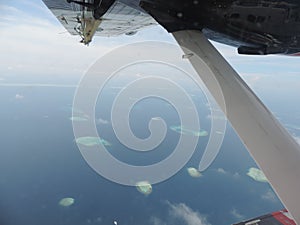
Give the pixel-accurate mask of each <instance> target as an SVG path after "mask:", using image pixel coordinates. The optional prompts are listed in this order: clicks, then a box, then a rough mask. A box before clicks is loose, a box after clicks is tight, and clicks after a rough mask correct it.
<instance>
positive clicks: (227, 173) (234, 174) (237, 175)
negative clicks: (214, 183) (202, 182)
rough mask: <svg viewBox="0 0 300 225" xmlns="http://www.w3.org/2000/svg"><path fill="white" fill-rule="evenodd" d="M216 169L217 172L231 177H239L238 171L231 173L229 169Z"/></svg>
mask: <svg viewBox="0 0 300 225" xmlns="http://www.w3.org/2000/svg"><path fill="white" fill-rule="evenodd" d="M216 171H217V173H219V174H224V175H228V176H231V177H233V178H240V174H239V173H238V172H235V173H231V172H229V171H226V170H224V169H223V168H218V169H217V170H216Z"/></svg>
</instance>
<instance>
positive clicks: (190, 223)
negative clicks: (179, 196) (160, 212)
mask: <svg viewBox="0 0 300 225" xmlns="http://www.w3.org/2000/svg"><path fill="white" fill-rule="evenodd" d="M169 207H170V215H171V217H173V218H174V219H179V220H182V221H183V222H184V224H187V225H209V223H208V222H207V220H206V217H205V216H203V215H200V213H199V212H197V211H194V210H193V209H191V208H190V207H188V206H187V205H186V204H184V203H179V204H171V203H169Z"/></svg>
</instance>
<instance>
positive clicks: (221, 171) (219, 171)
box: [217, 168, 227, 174]
mask: <svg viewBox="0 0 300 225" xmlns="http://www.w3.org/2000/svg"><path fill="white" fill-rule="evenodd" d="M217 172H218V173H222V174H226V173H227V172H226V171H225V170H224V169H223V168H218V169H217Z"/></svg>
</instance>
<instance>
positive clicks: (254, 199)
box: [0, 79, 283, 225]
mask: <svg viewBox="0 0 300 225" xmlns="http://www.w3.org/2000/svg"><path fill="white" fill-rule="evenodd" d="M50 80H51V79H50ZM74 92H75V88H72V87H0V102H1V116H0V124H1V128H0V134H1V151H0V212H1V214H0V224H1V225H24V224H27V225H40V224H43V225H88V224H99V225H100V224H105V225H109V224H113V221H114V220H116V221H118V224H120V225H123V224H124V225H125V224H126V225H141V224H145V225H146V224H188V223H187V220H185V219H186V218H189V219H190V221H197V218H198V219H199V218H200V217H201V218H202V217H205V218H206V220H207V221H206V224H212V225H227V224H231V223H234V222H238V221H241V220H243V219H247V218H251V217H255V216H259V215H262V214H264V213H268V212H272V211H276V210H279V209H281V208H283V206H282V204H281V203H280V201H279V200H278V199H277V198H276V197H275V196H273V195H274V193H273V192H272V191H271V189H270V186H269V185H268V184H267V183H260V182H257V181H254V180H253V179H251V178H250V177H249V176H247V175H246V173H247V172H248V169H249V168H250V167H256V165H255V163H254V161H253V160H252V159H251V157H250V155H249V154H248V152H247V151H246V149H245V148H244V147H243V145H242V143H241V142H240V140H239V138H238V137H237V135H236V134H235V133H234V131H233V130H232V128H231V127H230V126H228V128H227V130H226V135H225V139H224V142H223V145H222V148H221V151H220V153H219V155H218V157H217V158H216V160H215V161H214V162H213V164H212V165H211V166H210V167H209V168H208V170H206V171H205V172H204V173H203V176H202V177H200V178H192V177H191V176H189V174H188V173H187V171H186V168H187V167H190V166H192V167H197V165H198V164H197V163H198V162H199V157H201V155H202V153H203V149H204V147H205V145H206V143H207V140H208V138H207V137H201V138H200V141H199V143H198V147H197V152H196V153H195V155H194V156H193V157H192V159H191V160H190V161H189V162H188V163H187V165H185V166H184V167H183V169H182V170H181V171H179V172H178V173H177V174H176V175H175V176H174V177H172V178H170V179H168V180H166V181H164V182H162V183H160V184H155V185H153V191H152V193H151V194H150V195H148V196H145V195H143V194H141V193H140V192H138V191H137V189H136V188H135V187H129V186H122V185H119V184H116V183H113V182H111V181H108V180H106V179H104V178H102V177H101V176H100V175H98V174H97V173H96V172H94V171H93V170H92V169H91V168H90V167H89V166H88V165H87V163H86V162H85V161H84V159H83V158H82V156H81V154H80V152H79V150H78V147H77V145H76V143H75V141H74V135H73V130H72V123H71V121H70V120H69V117H71V115H72V112H71V109H72V101H73V95H74ZM16 94H18V95H22V96H23V98H19V99H16ZM196 94H197V93H196ZM109 96H111V97H113V94H111V93H108V94H107V96H106V98H105V99H106V100H105V101H106V102H105V103H106V104H100V106H102V109H99V111H97V110H96V111H97V113H98V112H99V113H100V114H101V110H104V111H103V112H102V114H101V115H102V117H103V118H102V119H105V120H108V121H109V120H110V117H109V114H108V112H109V110H108V109H109V107H110V104H111V103H109V102H110V97H109ZM199 99H200V97H199ZM199 99H197V98H196V100H195V101H196V102H197V101H198V102H202V104H199V108H198V109H199V114H200V117H204V118H205V116H206V115H207V113H208V112H207V110H206V108H205V107H204V106H205V101H203V100H201V99H200V100H199ZM157 109H159V110H157ZM156 116H161V117H162V118H164V119H165V122H166V123H167V125H168V127H169V126H171V125H177V124H178V123H179V120H178V115H177V114H176V112H175V111H174V109H173V108H172V107H171V106H169V105H167V104H166V103H165V102H164V101H162V100H160V99H148V100H146V101H143V102H140V103H139V105H137V106H136V108H134V109H133V110H132V115H131V118H132V121H131V126H132V130H133V132H134V133H136V134H137V136H140V137H141V138H145V137H147V136H148V135H149V131H148V130H147V124H148V121H149V119H150V118H152V117H156ZM96 117H97V116H96ZM201 121H204V122H203V123H202V125H201V126H202V127H203V129H204V128H205V129H206V130H209V129H210V123H209V121H208V120H205V119H203V118H202V119H201ZM98 129H99V133H101V135H102V137H103V138H105V139H106V140H108V141H109V142H111V143H112V145H111V146H110V147H108V149H110V151H111V153H112V154H113V155H114V156H115V157H117V158H119V159H120V160H124V161H126V162H128V163H133V164H137V165H143V164H144V163H153V162H155V161H159V160H161V159H163V158H165V157H167V155H168V154H169V153H170V152H171V150H172V148H173V147H174V146H175V145H176V143H177V141H178V137H179V134H178V133H176V132H174V131H172V130H170V129H168V133H167V136H166V139H165V140H164V141H163V143H162V144H161V146H159V147H158V149H157V152H158V153H152V152H151V153H149V154H148V153H147V154H148V155H147V157H144V155H143V154H137V153H133V152H131V151H130V150H128V149H127V148H126V147H124V146H122V144H121V143H120V142H119V141H118V140H117V138H116V136H115V135H114V134H113V130H112V127H111V124H110V123H108V124H100V125H99V126H98ZM162 149H167V150H165V151H162ZM168 149H169V150H168ZM159 150H161V151H159ZM233 156H234V157H233ZM220 168H222V169H223V170H222V171H223V172H220V171H221V170H220ZM267 193H269V197H270V196H271V198H264V197H263V196H266V194H267ZM272 196H273V197H274V198H272ZM65 197H72V198H74V199H75V203H74V204H73V205H71V206H69V207H62V206H60V205H59V204H58V202H59V201H60V200H61V199H62V198H65ZM180 213H182V214H180ZM183 214H184V215H185V216H186V217H184V216H183ZM184 218H185V219H184ZM190 224H192V223H191V222H190Z"/></svg>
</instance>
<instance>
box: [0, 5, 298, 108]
mask: <svg viewBox="0 0 300 225" xmlns="http://www.w3.org/2000/svg"><path fill="white" fill-rule="evenodd" d="M0 11H1V14H0V26H1V31H0V33H1V35H0V45H1V54H0V62H1V64H0V82H1V81H2V83H3V82H7V81H8V80H9V77H10V76H16V77H20V78H22V76H24V75H31V76H32V75H37V76H36V77H37V79H39V80H40V82H39V83H43V82H44V80H43V79H44V77H46V76H49V75H50V76H51V77H53V79H56V78H57V79H58V78H61V77H68V76H70V77H80V76H82V75H83V74H84V73H85V72H86V71H87V70H88V69H89V67H90V66H91V65H92V64H93V63H94V62H95V61H96V60H97V59H99V58H100V57H101V56H103V55H105V53H107V52H109V51H110V50H112V49H114V48H116V47H118V46H121V45H124V44H128V43H134V42H139V41H147V40H151V41H167V42H171V43H175V41H174V39H173V37H172V35H171V34H168V33H167V32H166V31H165V30H164V29H163V28H161V27H159V26H154V27H151V28H147V29H144V30H142V31H140V32H138V33H137V34H136V35H134V36H126V35H122V36H119V37H111V38H103V37H95V38H94V40H93V42H92V43H91V44H90V45H89V46H84V45H83V44H81V43H79V41H80V37H79V36H72V35H70V34H69V33H67V32H66V30H65V29H64V27H63V26H62V25H61V24H60V23H59V21H58V20H57V19H56V18H55V16H54V15H53V14H52V13H51V12H50V10H48V8H47V7H46V6H45V5H44V4H43V2H42V1H41V0H10V1H5V2H4V1H1V2H0ZM213 44H214V45H215V47H216V48H217V49H218V50H219V51H220V52H221V53H222V55H223V56H224V57H225V58H226V59H227V60H228V61H229V63H230V64H231V65H232V66H233V67H234V69H236V70H237V71H238V72H239V74H240V75H241V76H242V78H243V79H245V80H246V81H247V83H248V85H249V86H250V87H251V88H253V90H254V91H255V92H256V93H257V94H258V96H259V97H261V98H265V95H266V93H267V94H270V93H276V94H278V95H279V96H284V95H286V93H287V92H288V93H290V94H291V95H292V96H296V98H295V99H297V98H298V97H300V94H299V92H298V90H299V87H300V64H299V58H298V57H290V56H274V55H269V56H243V55H238V54H237V51H236V49H235V48H232V47H229V46H225V45H222V44H218V43H213ZM265 101H268V100H267V99H266V100H265ZM277 101H279V99H278V100H277ZM280 101H281V102H280V104H281V105H283V106H284V104H286V101H287V100H286V99H284V98H283V99H280ZM289 101H290V99H289ZM266 104H267V105H268V104H269V103H268V102H266ZM270 104H271V103H270ZM282 108H284V107H282ZM296 109H297V108H296ZM271 110H272V109H271Z"/></svg>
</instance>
